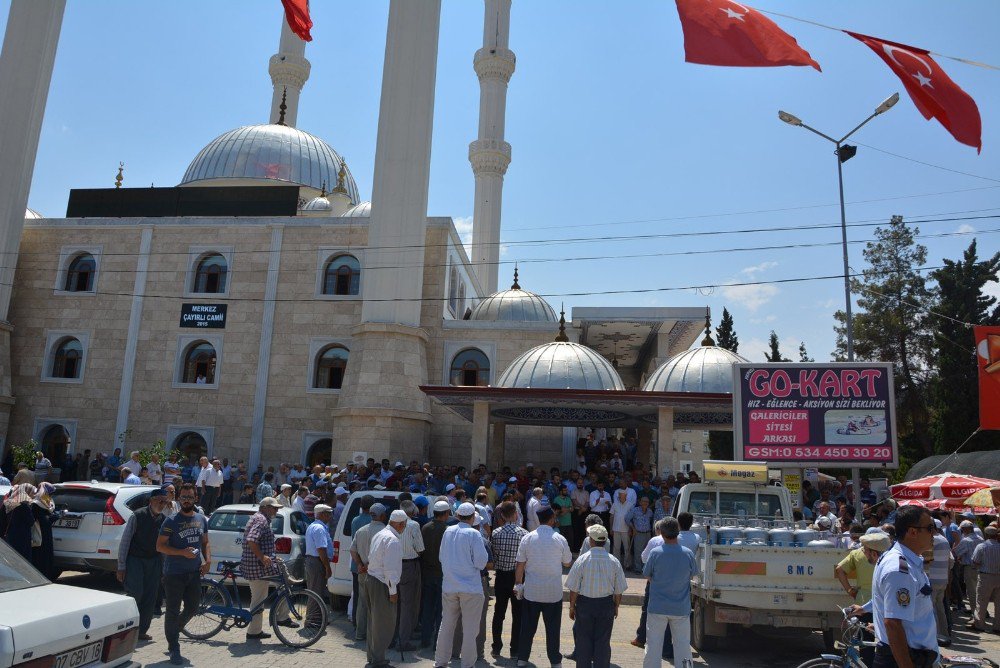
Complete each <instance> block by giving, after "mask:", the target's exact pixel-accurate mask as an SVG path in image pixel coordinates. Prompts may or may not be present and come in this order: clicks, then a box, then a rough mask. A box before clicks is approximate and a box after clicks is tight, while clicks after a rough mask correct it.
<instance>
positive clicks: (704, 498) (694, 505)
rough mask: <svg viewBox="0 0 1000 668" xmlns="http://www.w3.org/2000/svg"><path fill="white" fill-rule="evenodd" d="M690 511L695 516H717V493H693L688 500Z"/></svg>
mask: <svg viewBox="0 0 1000 668" xmlns="http://www.w3.org/2000/svg"><path fill="white" fill-rule="evenodd" d="M688 510H689V512H692V513H694V514H695V515H698V514H701V515H715V514H716V506H715V492H714V491H711V492H692V493H691V496H690V497H689V498H688Z"/></svg>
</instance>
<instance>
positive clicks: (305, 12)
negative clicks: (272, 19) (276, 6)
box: [281, 0, 313, 42]
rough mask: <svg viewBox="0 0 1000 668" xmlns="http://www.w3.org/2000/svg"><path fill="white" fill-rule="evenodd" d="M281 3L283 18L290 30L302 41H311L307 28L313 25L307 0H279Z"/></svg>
mask: <svg viewBox="0 0 1000 668" xmlns="http://www.w3.org/2000/svg"><path fill="white" fill-rule="evenodd" d="M281 4H283V5H284V6H285V19H286V20H287V21H288V27H289V28H291V29H292V32H293V33H295V34H296V35H298V36H299V38H300V39H301V40H302V41H304V42H311V41H313V38H312V35H310V34H309V29H310V28H312V27H313V22H312V19H311V18H309V0H281Z"/></svg>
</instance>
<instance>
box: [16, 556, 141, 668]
mask: <svg viewBox="0 0 1000 668" xmlns="http://www.w3.org/2000/svg"><path fill="white" fill-rule="evenodd" d="M138 636H139V610H138V608H136V605H135V599H133V598H132V597H130V596H120V595H118V594H109V593H106V592H103V591H95V590H93V589H83V588H80V587H70V586H68V585H60V584H52V583H51V582H49V581H48V580H47V579H46V578H45V577H44V576H43V575H42V574H41V573H39V572H38V571H37V570H35V568H34V567H33V566H32V565H31V564H29V563H28V562H27V561H25V559H24V558H23V557H21V555H19V554H18V553H17V552H15V551H14V550H13V549H12V548H11V547H10V546H9V545H7V543H6V542H4V541H0V666H11V665H15V666H20V665H24V666H29V665H30V666H46V667H48V666H51V667H53V668H78V667H82V666H86V667H87V668H105V667H109V666H127V667H128V668H139V664H138V663H135V662H134V661H132V652H133V651H134V650H135V644H136V640H137V639H138Z"/></svg>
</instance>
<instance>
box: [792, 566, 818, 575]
mask: <svg viewBox="0 0 1000 668" xmlns="http://www.w3.org/2000/svg"><path fill="white" fill-rule="evenodd" d="M788 574H789V575H812V574H813V567H812V566H803V565H802V564H788Z"/></svg>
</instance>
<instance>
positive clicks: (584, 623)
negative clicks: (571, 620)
mask: <svg viewBox="0 0 1000 668" xmlns="http://www.w3.org/2000/svg"><path fill="white" fill-rule="evenodd" d="M614 624H615V600H614V597H613V596H605V597H603V598H588V597H586V596H577V597H576V623H575V624H573V643H574V645H576V666H577V668H609V666H610V665H611V630H612V628H613V627H614Z"/></svg>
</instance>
